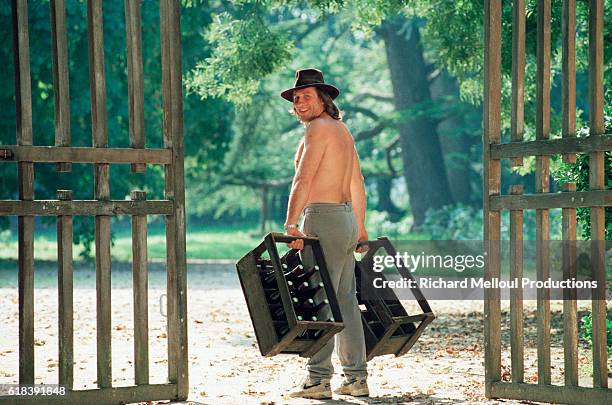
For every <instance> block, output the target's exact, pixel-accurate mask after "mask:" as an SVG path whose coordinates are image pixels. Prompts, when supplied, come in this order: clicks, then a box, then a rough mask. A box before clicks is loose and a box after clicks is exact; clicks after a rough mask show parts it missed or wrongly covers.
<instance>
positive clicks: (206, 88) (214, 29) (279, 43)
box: [185, 13, 292, 105]
mask: <svg viewBox="0 0 612 405" xmlns="http://www.w3.org/2000/svg"><path fill="white" fill-rule="evenodd" d="M206 39H207V41H208V42H209V43H210V44H212V45H213V46H214V47H215V48H214V51H213V53H212V54H211V55H210V56H209V57H208V58H206V59H205V60H204V61H203V62H200V63H198V65H197V66H196V67H195V69H194V70H192V71H191V72H190V73H189V74H188V75H187V78H186V81H185V82H186V85H187V88H188V89H190V90H191V91H194V92H196V93H197V94H198V95H200V96H201V97H202V98H206V97H223V98H225V99H226V100H228V101H230V102H233V103H235V104H237V105H244V104H246V103H248V102H250V100H251V98H252V97H253V96H254V95H255V93H257V90H258V88H259V83H260V81H261V79H262V78H263V77H265V76H267V75H269V74H271V73H274V72H275V71H276V70H277V69H278V68H279V67H280V66H281V65H282V64H283V63H284V62H285V61H286V60H287V59H289V57H290V55H291V53H290V51H291V48H292V43H291V41H290V40H289V39H288V36H287V35H286V34H285V33H283V32H278V31H276V30H272V29H270V28H269V27H268V25H266V24H265V23H264V21H263V20H262V18H261V17H260V15H259V14H254V15H253V16H252V17H251V18H247V19H234V18H233V17H232V16H231V15H230V14H229V13H222V14H220V15H218V16H217V17H216V18H215V19H214V21H213V23H212V24H211V25H210V27H209V28H208V32H207V34H206Z"/></svg>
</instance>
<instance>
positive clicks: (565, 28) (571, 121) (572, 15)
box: [561, 0, 576, 163]
mask: <svg viewBox="0 0 612 405" xmlns="http://www.w3.org/2000/svg"><path fill="white" fill-rule="evenodd" d="M562 14H563V16H562V22H561V30H562V32H563V46H562V47H563V53H562V61H561V65H562V67H561V73H562V75H561V81H562V85H561V115H562V118H561V119H562V130H561V132H562V135H563V137H564V138H566V137H572V136H576V0H563V12H562ZM563 161H564V162H566V163H574V162H576V155H575V154H573V153H570V154H565V155H563Z"/></svg>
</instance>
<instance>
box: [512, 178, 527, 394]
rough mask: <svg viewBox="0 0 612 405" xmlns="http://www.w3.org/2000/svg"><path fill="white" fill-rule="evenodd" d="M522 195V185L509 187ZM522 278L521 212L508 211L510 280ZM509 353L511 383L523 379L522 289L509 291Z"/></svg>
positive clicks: (514, 192) (518, 287)
mask: <svg viewBox="0 0 612 405" xmlns="http://www.w3.org/2000/svg"><path fill="white" fill-rule="evenodd" d="M522 193H523V186H522V185H512V186H510V194H514V195H518V194H522ZM522 278H523V210H520V209H519V210H511V211H510V280H522ZM510 351H511V363H512V382H523V380H524V378H525V364H524V357H525V338H524V333H523V287H522V285H520V284H519V286H517V287H516V288H511V289H510Z"/></svg>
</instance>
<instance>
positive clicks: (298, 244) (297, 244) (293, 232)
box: [285, 228, 306, 250]
mask: <svg viewBox="0 0 612 405" xmlns="http://www.w3.org/2000/svg"><path fill="white" fill-rule="evenodd" d="M285 234H286V235H290V236H306V235H304V234H303V233H302V232H301V231H300V230H299V229H297V228H288V229H285ZM287 246H289V248H290V249H297V250H302V249H304V239H296V240H294V241H293V242H291V243H287Z"/></svg>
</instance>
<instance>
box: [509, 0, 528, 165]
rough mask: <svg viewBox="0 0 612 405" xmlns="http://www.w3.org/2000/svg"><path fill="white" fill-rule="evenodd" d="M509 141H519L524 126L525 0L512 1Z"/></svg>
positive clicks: (518, 159)
mask: <svg viewBox="0 0 612 405" xmlns="http://www.w3.org/2000/svg"><path fill="white" fill-rule="evenodd" d="M511 117H512V118H511V125H510V141H511V142H521V141H522V140H523V132H524V127H525V0H514V1H513V2H512V109H511ZM510 162H511V165H512V166H522V165H523V158H522V157H521V156H518V157H514V158H512V159H511V160H510Z"/></svg>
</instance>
